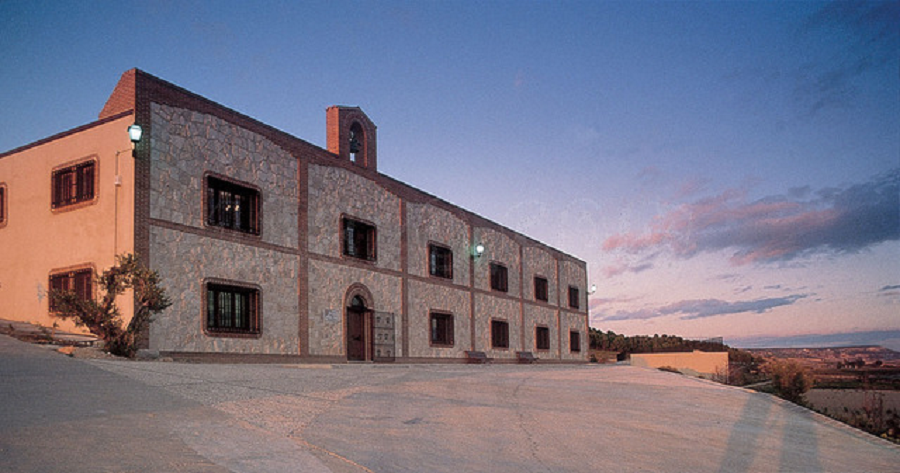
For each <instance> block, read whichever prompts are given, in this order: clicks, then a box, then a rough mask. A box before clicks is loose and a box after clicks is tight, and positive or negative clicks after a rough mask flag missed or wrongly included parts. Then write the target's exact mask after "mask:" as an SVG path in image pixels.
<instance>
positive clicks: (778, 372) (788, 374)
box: [764, 360, 814, 404]
mask: <svg viewBox="0 0 900 473" xmlns="http://www.w3.org/2000/svg"><path fill="white" fill-rule="evenodd" d="M764 370H765V372H766V373H767V374H768V375H769V376H770V377H771V378H772V388H773V389H774V390H775V394H777V395H778V396H779V397H782V398H784V399H787V400H788V401H791V402H793V403H796V404H804V400H803V395H804V394H805V393H806V391H809V389H810V388H811V387H812V386H813V381H814V379H813V376H812V375H811V374H810V373H809V370H807V369H806V368H805V367H803V366H802V365H800V364H799V363H797V362H795V361H789V360H778V361H770V362H769V363H767V364H766V365H765V366H764Z"/></svg>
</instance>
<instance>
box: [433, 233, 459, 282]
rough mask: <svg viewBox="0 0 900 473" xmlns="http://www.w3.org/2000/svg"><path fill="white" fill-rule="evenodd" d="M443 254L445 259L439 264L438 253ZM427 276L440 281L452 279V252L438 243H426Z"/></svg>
mask: <svg viewBox="0 0 900 473" xmlns="http://www.w3.org/2000/svg"><path fill="white" fill-rule="evenodd" d="M442 252H443V253H444V255H443V256H444V258H445V259H446V260H445V261H444V262H443V264H440V263H439V260H440V257H441V255H440V253H442ZM428 275H429V276H433V277H436V278H442V279H450V280H452V279H453V250H451V249H450V247H448V246H446V245H441V244H439V243H433V242H429V243H428Z"/></svg>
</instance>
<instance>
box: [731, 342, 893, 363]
mask: <svg viewBox="0 0 900 473" xmlns="http://www.w3.org/2000/svg"><path fill="white" fill-rule="evenodd" d="M746 351H749V352H750V353H753V354H754V355H757V356H762V357H765V358H779V359H785V358H790V359H795V360H801V361H804V363H805V364H809V365H820V366H822V365H824V366H829V367H833V366H835V365H836V364H837V363H838V362H844V363H846V362H849V361H856V360H863V361H864V362H865V364H866V365H872V364H874V363H875V362H877V361H881V362H882V363H884V364H885V365H900V352H896V351H894V350H890V349H888V348H884V347H880V346H875V345H864V346H854V347H828V348H749V349H746Z"/></svg>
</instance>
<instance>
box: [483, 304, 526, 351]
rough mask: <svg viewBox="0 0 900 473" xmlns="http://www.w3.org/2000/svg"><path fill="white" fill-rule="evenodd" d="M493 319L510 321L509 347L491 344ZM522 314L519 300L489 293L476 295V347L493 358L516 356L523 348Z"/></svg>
mask: <svg viewBox="0 0 900 473" xmlns="http://www.w3.org/2000/svg"><path fill="white" fill-rule="evenodd" d="M491 320H505V321H506V322H507V323H509V348H507V349H504V348H497V349H495V348H493V347H492V346H491ZM521 327H522V324H521V316H520V312H519V302H518V301H514V300H512V299H508V298H505V297H493V296H490V295H487V294H476V295H475V337H476V338H475V349H476V350H480V351H484V352H485V353H486V354H487V355H488V356H489V357H491V358H515V357H516V351H518V350H521V349H522V348H521V346H522V342H521V337H520V333H521Z"/></svg>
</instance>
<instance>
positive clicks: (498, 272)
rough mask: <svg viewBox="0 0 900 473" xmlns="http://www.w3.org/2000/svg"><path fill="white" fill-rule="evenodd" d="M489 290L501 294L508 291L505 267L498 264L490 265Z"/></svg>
mask: <svg viewBox="0 0 900 473" xmlns="http://www.w3.org/2000/svg"><path fill="white" fill-rule="evenodd" d="M491 289H493V290H495V291H501V292H508V291H509V279H508V277H507V270H506V266H503V265H502V264H500V263H491Z"/></svg>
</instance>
